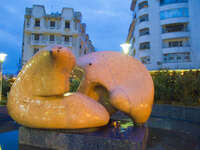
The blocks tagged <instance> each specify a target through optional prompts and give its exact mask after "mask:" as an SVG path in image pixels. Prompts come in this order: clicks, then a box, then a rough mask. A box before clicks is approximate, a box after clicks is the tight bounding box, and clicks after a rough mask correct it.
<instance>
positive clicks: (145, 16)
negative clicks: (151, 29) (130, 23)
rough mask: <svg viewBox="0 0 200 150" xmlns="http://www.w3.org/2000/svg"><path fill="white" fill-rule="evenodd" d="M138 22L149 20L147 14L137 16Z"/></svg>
mask: <svg viewBox="0 0 200 150" xmlns="http://www.w3.org/2000/svg"><path fill="white" fill-rule="evenodd" d="M139 21H140V22H145V21H149V16H148V15H147V14H145V15H143V16H140V17H139Z"/></svg>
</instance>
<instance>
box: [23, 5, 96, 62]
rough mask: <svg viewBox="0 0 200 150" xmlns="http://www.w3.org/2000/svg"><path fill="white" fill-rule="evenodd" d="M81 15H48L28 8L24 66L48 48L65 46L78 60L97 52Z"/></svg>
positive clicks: (67, 10)
mask: <svg viewBox="0 0 200 150" xmlns="http://www.w3.org/2000/svg"><path fill="white" fill-rule="evenodd" d="M81 18H82V17H81V13H80V12H76V11H74V10H73V9H72V8H63V9H62V12H61V13H58V12H56V13H51V14H47V13H46V12H45V8H44V6H41V5H33V7H32V8H26V14H25V19H24V31H23V45H22V47H23V48H22V65H24V64H25V63H26V62H27V61H28V60H29V59H30V58H31V57H32V56H33V55H34V54H35V53H36V52H37V51H39V50H40V49H42V48H44V47H46V46H49V45H63V46H65V47H68V48H70V49H71V50H72V52H73V54H74V55H75V56H76V57H79V56H81V55H84V54H87V53H90V52H93V51H95V48H94V46H93V45H92V42H91V40H90V39H89V35H88V34H87V33H86V24H84V23H81Z"/></svg>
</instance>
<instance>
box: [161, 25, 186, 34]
mask: <svg viewBox="0 0 200 150" xmlns="http://www.w3.org/2000/svg"><path fill="white" fill-rule="evenodd" d="M187 31H188V25H187V24H183V23H181V24H169V25H164V26H162V32H163V33H169V32H187Z"/></svg>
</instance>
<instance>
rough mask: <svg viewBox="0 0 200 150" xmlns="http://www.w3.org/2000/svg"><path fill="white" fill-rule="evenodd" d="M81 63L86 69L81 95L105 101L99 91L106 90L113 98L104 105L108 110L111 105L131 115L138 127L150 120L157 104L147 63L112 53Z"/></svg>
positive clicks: (93, 54)
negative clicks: (154, 101)
mask: <svg viewBox="0 0 200 150" xmlns="http://www.w3.org/2000/svg"><path fill="white" fill-rule="evenodd" d="M77 64H78V66H79V67H81V68H84V70H85V80H84V81H83V83H82V84H81V87H80V89H79V91H80V92H82V93H84V94H86V95H88V96H89V97H91V98H92V99H95V100H96V101H102V98H100V96H101V95H100V94H99V90H98V89H100V87H101V89H103V88H104V89H106V91H108V92H109V98H107V102H105V101H103V102H102V104H103V105H106V107H108V105H109V104H111V105H112V106H113V107H114V108H116V109H117V110H120V111H122V112H124V113H126V114H128V115H130V116H131V117H132V119H133V120H134V121H135V122H136V123H138V124H140V123H141V124H142V123H145V122H146V121H147V120H148V118H149V116H150V114H151V110H152V105H153V99H154V85H153V81H152V78H151V76H150V74H149V72H148V71H147V69H146V68H145V66H144V65H143V64H141V63H140V62H139V61H137V60H136V59H134V58H133V57H131V56H127V55H123V54H121V53H118V52H109V51H107V52H96V53H91V54H88V55H85V56H83V57H80V58H79V59H78V61H77ZM104 91H105V90H104ZM110 107H111V106H110ZM110 107H108V108H110Z"/></svg>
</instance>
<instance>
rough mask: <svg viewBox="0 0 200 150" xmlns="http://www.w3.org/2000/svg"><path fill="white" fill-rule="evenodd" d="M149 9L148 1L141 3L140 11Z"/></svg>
mask: <svg viewBox="0 0 200 150" xmlns="http://www.w3.org/2000/svg"><path fill="white" fill-rule="evenodd" d="M147 7H148V2H147V1H144V2H141V3H140V4H139V9H142V8H147Z"/></svg>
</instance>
